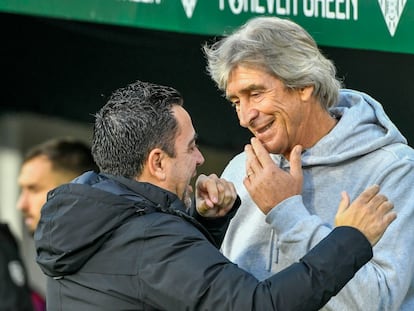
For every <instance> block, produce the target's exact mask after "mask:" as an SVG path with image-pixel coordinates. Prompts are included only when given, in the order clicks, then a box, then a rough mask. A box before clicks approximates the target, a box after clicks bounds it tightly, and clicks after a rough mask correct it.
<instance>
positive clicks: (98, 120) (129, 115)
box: [92, 81, 183, 178]
mask: <svg viewBox="0 0 414 311" xmlns="http://www.w3.org/2000/svg"><path fill="white" fill-rule="evenodd" d="M174 105H179V106H182V105H183V98H182V96H181V94H180V93H179V92H178V91H177V90H175V89H174V88H171V87H167V86H161V85H157V84H152V83H147V82H141V81H136V82H135V83H131V84H129V85H127V86H126V87H124V88H120V89H118V90H116V91H115V92H113V93H112V95H111V97H110V98H109V100H108V102H107V103H106V104H105V106H104V107H102V109H101V110H100V111H99V112H98V113H96V115H95V125H94V131H93V139H92V155H93V157H94V159H95V162H96V164H97V165H98V166H99V169H100V171H101V172H102V173H108V174H112V175H117V176H123V177H126V178H134V177H137V176H139V175H140V174H141V173H142V169H143V167H144V163H145V160H146V159H147V157H148V155H149V153H150V151H151V150H152V149H154V148H160V149H162V150H163V151H165V152H166V153H167V154H168V155H169V156H171V157H174V156H175V149H174V145H175V139H174V138H175V137H176V134H177V131H178V123H177V120H176V118H175V116H174V115H173V112H172V108H173V106H174Z"/></svg>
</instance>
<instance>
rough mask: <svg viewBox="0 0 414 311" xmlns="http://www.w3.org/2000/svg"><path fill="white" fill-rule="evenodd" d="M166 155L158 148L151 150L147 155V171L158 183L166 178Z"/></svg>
mask: <svg viewBox="0 0 414 311" xmlns="http://www.w3.org/2000/svg"><path fill="white" fill-rule="evenodd" d="M165 160H166V153H165V152H164V151H163V150H161V149H160V148H155V149H152V150H151V152H150V153H149V155H148V161H147V163H148V170H149V172H150V174H151V175H152V176H153V177H155V178H156V179H158V180H160V181H164V180H165V178H166V172H165V165H166V163H165Z"/></svg>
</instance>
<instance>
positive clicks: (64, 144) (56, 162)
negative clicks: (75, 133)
mask: <svg viewBox="0 0 414 311" xmlns="http://www.w3.org/2000/svg"><path fill="white" fill-rule="evenodd" d="M42 155H44V156H46V157H47V158H48V159H49V161H50V162H51V163H52V168H53V169H54V170H60V171H68V172H71V173H74V174H76V175H81V174H82V173H84V172H86V171H90V170H93V171H98V167H97V165H96V164H95V162H94V160H93V157H92V154H91V148H90V146H89V145H88V144H87V143H85V142H83V141H81V140H78V139H75V138H71V137H61V138H53V139H50V140H47V141H45V142H43V143H41V144H38V145H35V146H33V147H32V148H31V149H29V150H28V151H27V153H26V155H25V157H24V159H23V164H24V163H26V162H28V161H30V160H31V159H33V158H36V157H38V156H42Z"/></svg>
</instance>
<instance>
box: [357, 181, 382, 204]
mask: <svg viewBox="0 0 414 311" xmlns="http://www.w3.org/2000/svg"><path fill="white" fill-rule="evenodd" d="M379 190H380V187H379V186H378V185H372V186H370V187H368V188H367V189H365V190H364V191H363V192H362V193H361V194H360V195H359V196H358V197H357V198H356V199H355V201H354V202H355V203H359V204H366V203H368V202H370V201H371V200H372V198H374V197H375V196H376V195H377V194H378V192H379Z"/></svg>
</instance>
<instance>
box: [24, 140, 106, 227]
mask: <svg viewBox="0 0 414 311" xmlns="http://www.w3.org/2000/svg"><path fill="white" fill-rule="evenodd" d="M97 169H98V168H97V166H96V164H95V162H94V160H93V158H92V154H91V150H90V147H89V146H88V145H87V144H86V143H85V142H83V141H80V140H77V139H73V138H69V137H68V138H66V137H64V138H55V139H51V140H48V141H45V142H44V143H41V144H39V145H36V146H34V147H32V148H31V149H30V150H29V151H28V152H27V153H26V155H25V157H24V159H23V164H22V166H21V170H20V175H19V177H18V184H19V186H20V189H21V192H20V196H19V199H18V202H17V208H18V209H19V210H20V211H21V212H22V213H23V216H24V220H25V224H26V227H27V229H28V230H29V232H30V233H32V234H33V233H34V231H35V230H36V226H37V224H38V222H39V218H40V209H41V208H42V206H43V204H44V203H45V202H46V195H47V192H48V191H50V190H51V189H53V188H56V187H57V186H60V185H62V184H64V183H67V182H70V181H71V180H72V179H74V178H75V177H77V176H79V175H81V174H82V173H84V172H86V171H89V170H97Z"/></svg>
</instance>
